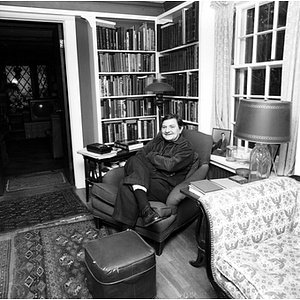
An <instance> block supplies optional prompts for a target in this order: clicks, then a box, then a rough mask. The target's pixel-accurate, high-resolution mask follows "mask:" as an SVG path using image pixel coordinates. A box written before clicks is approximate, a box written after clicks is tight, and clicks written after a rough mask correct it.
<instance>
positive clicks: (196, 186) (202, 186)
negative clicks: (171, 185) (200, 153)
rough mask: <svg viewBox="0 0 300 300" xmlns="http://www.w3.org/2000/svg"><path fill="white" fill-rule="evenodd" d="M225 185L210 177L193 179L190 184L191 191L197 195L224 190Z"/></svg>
mask: <svg viewBox="0 0 300 300" xmlns="http://www.w3.org/2000/svg"><path fill="white" fill-rule="evenodd" d="M223 189H224V187H223V186H221V185H219V184H217V183H215V182H212V181H210V180H208V179H203V180H197V181H191V182H190V184H189V191H190V192H192V193H193V194H195V195H197V196H200V197H201V196H203V195H205V194H206V193H210V192H215V191H219V190H223Z"/></svg>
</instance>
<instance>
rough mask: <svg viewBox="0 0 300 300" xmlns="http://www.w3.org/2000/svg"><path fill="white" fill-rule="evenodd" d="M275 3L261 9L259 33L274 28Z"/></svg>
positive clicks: (265, 5) (262, 6)
mask: <svg viewBox="0 0 300 300" xmlns="http://www.w3.org/2000/svg"><path fill="white" fill-rule="evenodd" d="M273 18H274V2H270V3H267V4H264V5H261V6H260V7H259V17H258V32H261V31H265V30H270V29H272V28H273Z"/></svg>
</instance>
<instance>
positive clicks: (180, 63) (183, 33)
mask: <svg viewBox="0 0 300 300" xmlns="http://www.w3.org/2000/svg"><path fill="white" fill-rule="evenodd" d="M157 56H158V62H159V72H160V74H161V76H162V77H163V78H165V81H166V82H167V83H169V84H170V85H172V86H173V87H174V88H175V94H174V95H172V96H168V97H164V100H165V101H164V106H163V114H167V113H176V114H178V115H179V116H180V117H181V118H182V119H183V120H184V122H185V124H186V126H187V127H188V128H189V129H195V130H198V124H199V86H200V85H199V1H194V2H190V1H189V2H184V3H182V4H180V5H178V6H176V7H175V8H173V9H171V10H170V11H168V12H166V13H164V14H162V15H160V16H158V20H157Z"/></svg>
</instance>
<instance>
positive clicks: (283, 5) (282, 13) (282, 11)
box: [277, 1, 289, 27]
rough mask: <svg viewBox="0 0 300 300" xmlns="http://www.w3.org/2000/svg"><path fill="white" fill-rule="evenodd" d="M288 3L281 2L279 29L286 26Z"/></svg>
mask: <svg viewBox="0 0 300 300" xmlns="http://www.w3.org/2000/svg"><path fill="white" fill-rule="evenodd" d="M288 3H289V2H288V1H279V10H278V24H277V27H282V26H285V25H286V16H287V10H288Z"/></svg>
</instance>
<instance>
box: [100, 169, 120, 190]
mask: <svg viewBox="0 0 300 300" xmlns="http://www.w3.org/2000/svg"><path fill="white" fill-rule="evenodd" d="M122 178H124V167H119V168H115V169H111V170H109V171H108V172H107V173H106V174H105V175H104V176H103V179H102V182H103V183H107V184H110V185H113V186H117V187H118V186H119V182H120V181H121V179H122Z"/></svg>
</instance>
